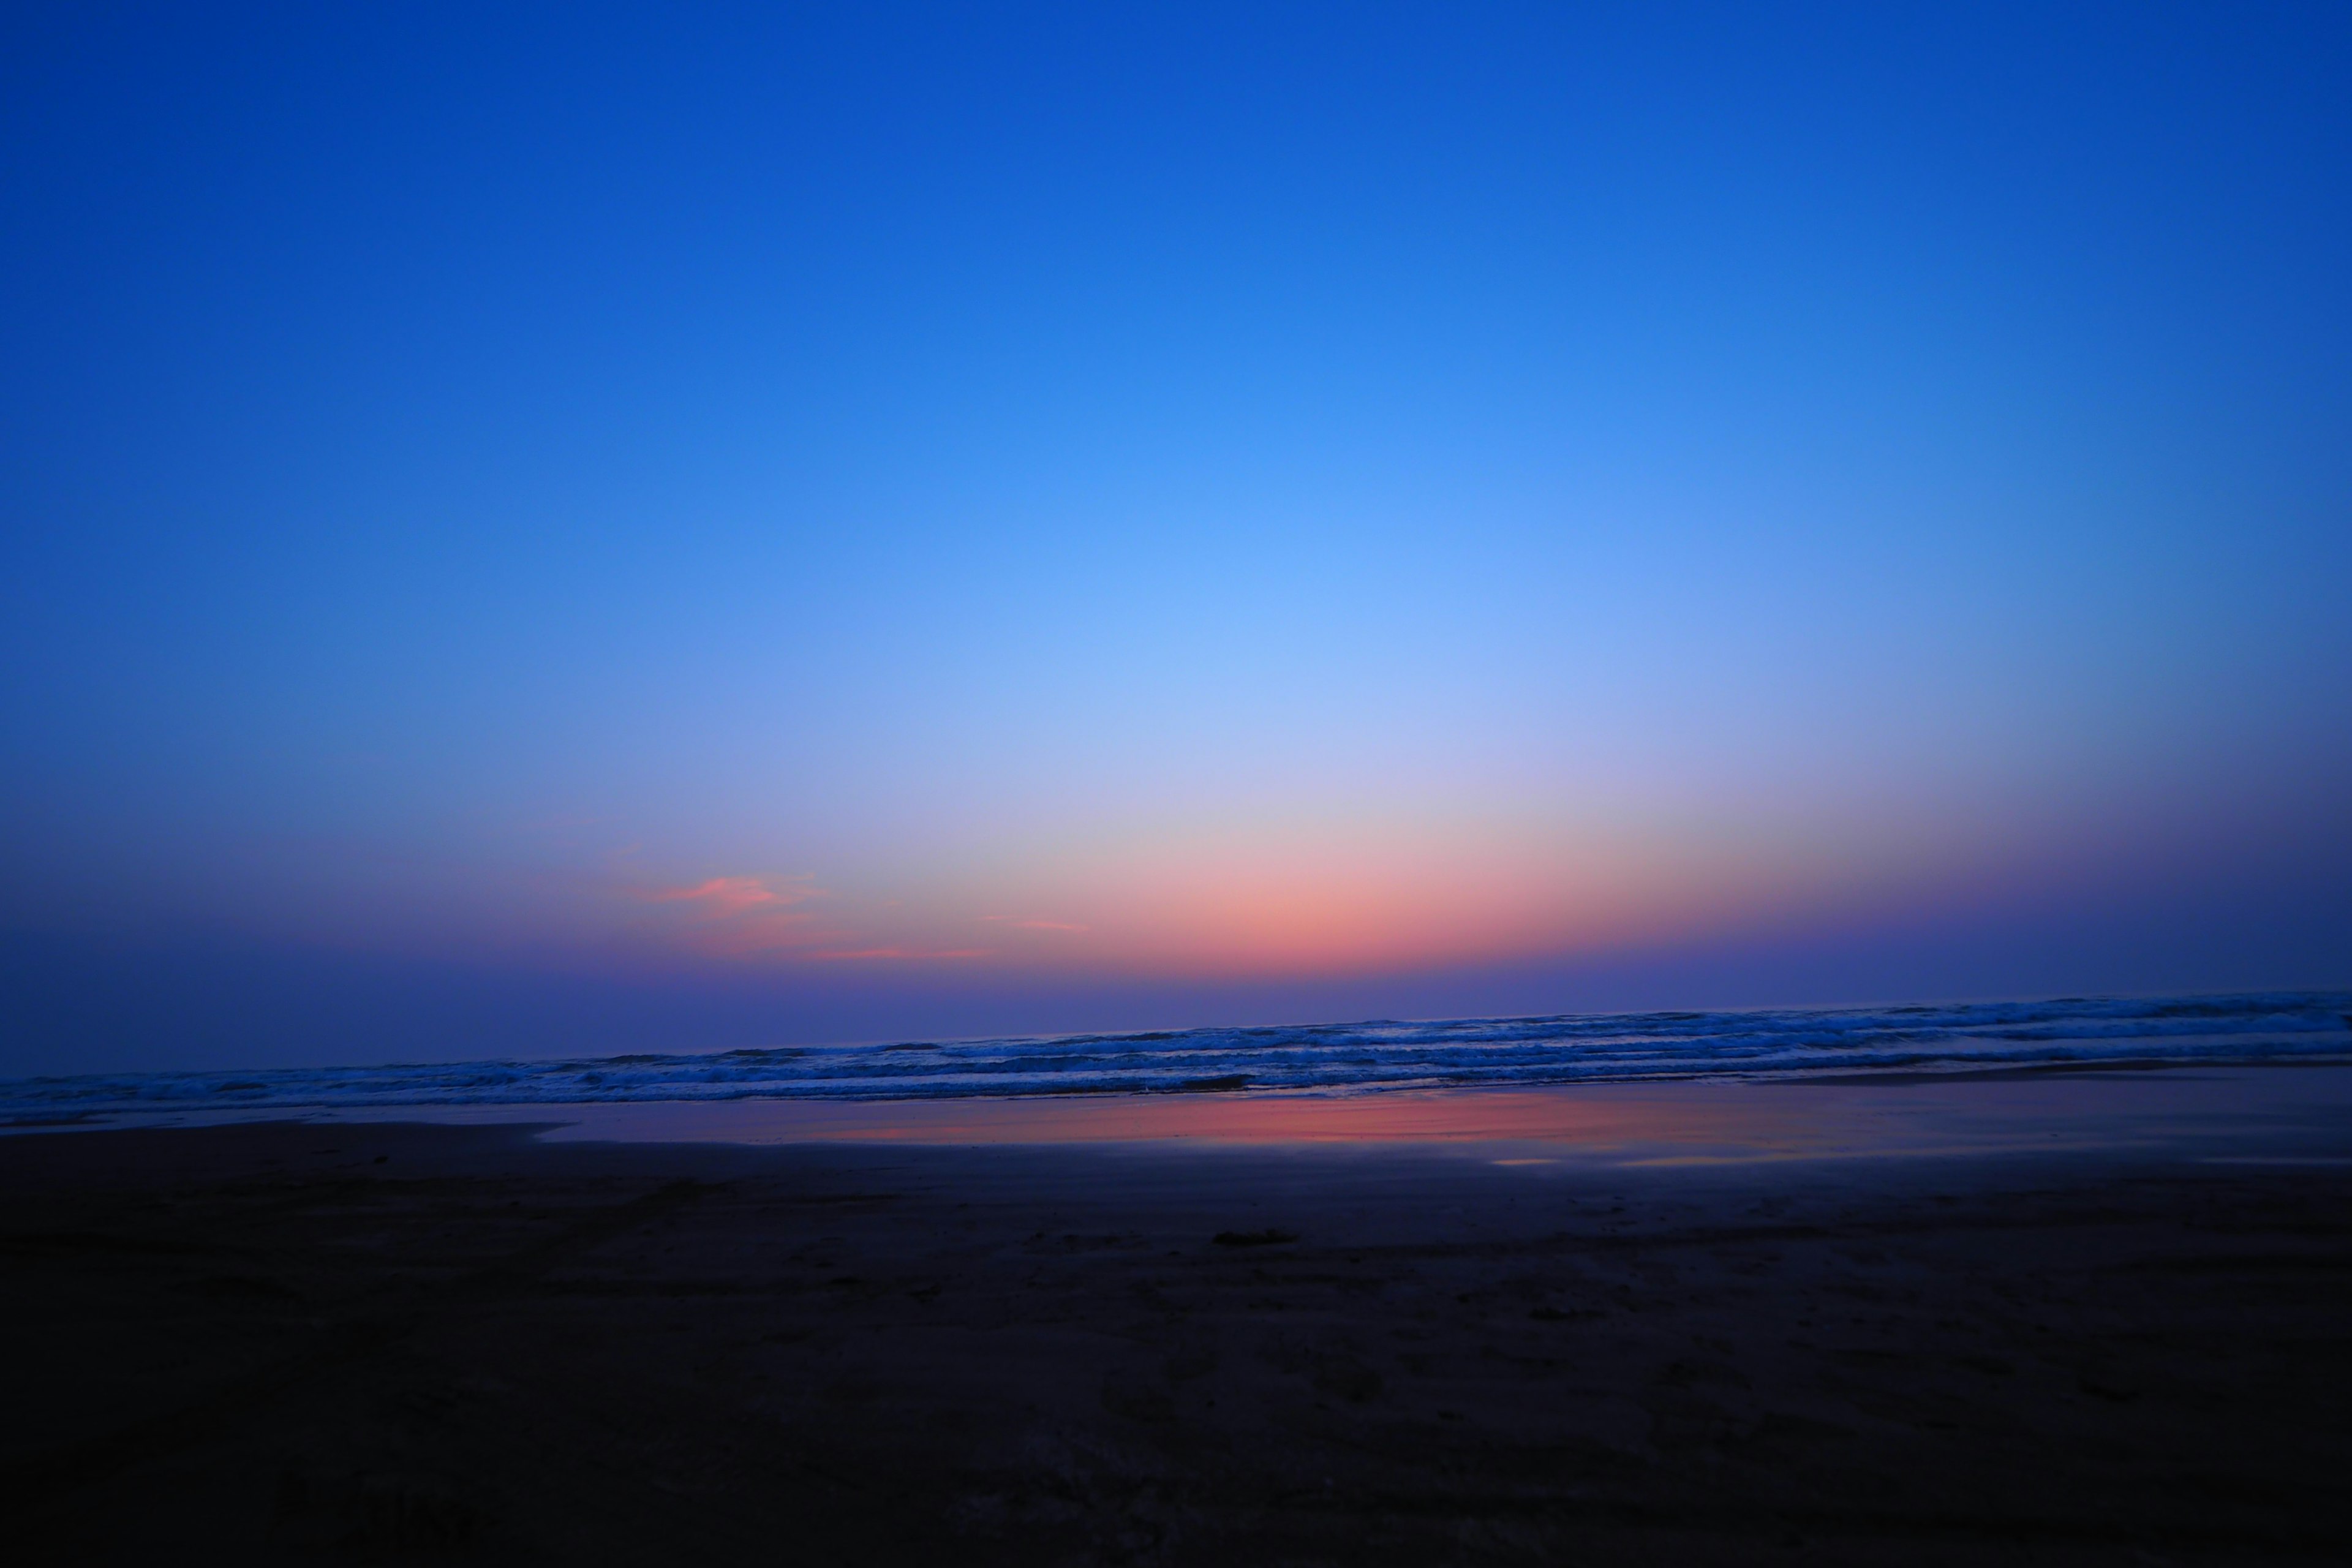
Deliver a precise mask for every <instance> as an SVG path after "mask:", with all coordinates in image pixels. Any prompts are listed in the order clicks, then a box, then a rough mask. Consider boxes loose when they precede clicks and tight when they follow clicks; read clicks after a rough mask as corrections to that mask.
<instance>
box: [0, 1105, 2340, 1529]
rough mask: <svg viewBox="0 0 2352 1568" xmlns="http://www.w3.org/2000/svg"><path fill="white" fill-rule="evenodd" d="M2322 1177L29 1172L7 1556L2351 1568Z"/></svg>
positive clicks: (1221, 1164) (1028, 1166)
mask: <svg viewBox="0 0 2352 1568" xmlns="http://www.w3.org/2000/svg"><path fill="white" fill-rule="evenodd" d="M2323 1142H2325V1141H2324V1140H2323ZM2271 1157H2272V1156H2269V1155H2263V1154H2260V1153H2256V1154H2255V1155H2253V1156H2251V1158H2252V1159H2254V1160H2256V1161H2259V1160H2263V1159H2268V1158H2271ZM2277 1157H2278V1158H2280V1159H2283V1160H2284V1159H2290V1158H2291V1159H2292V1160H2293V1161H2294V1163H2240V1162H2241V1161H2242V1160H2244V1159H2246V1158H2248V1156H2245V1155H2244V1154H2243V1153H2242V1152H2241V1154H2239V1155H2237V1156H2233V1157H2232V1158H2231V1162H2230V1163H2213V1162H2212V1160H2211V1157H2210V1150H2209V1151H2207V1152H2205V1153H2204V1154H2203V1155H2200V1154H2199V1153H2197V1152H2194V1151H2191V1152H2182V1151H2180V1150H2178V1149H2173V1150H2163V1149H2158V1150H2154V1151H2148V1150H2142V1151H2139V1152H2115V1151H2108V1152H2076V1153H2072V1154H2037V1155H2027V1154H2017V1153H2007V1154H2001V1155H1997V1156H1977V1157H1973V1158H1967V1159H1953V1158H1940V1159H1939V1158H1913V1159H1864V1160H1836V1161H1797V1162H1790V1163H1764V1164H1747V1165H1730V1166H1707V1167H1698V1168H1690V1167H1668V1168H1663V1169H1659V1168H1650V1169H1625V1168H1612V1167H1607V1166H1601V1165H1580V1164H1576V1163H1572V1162H1571V1163H1559V1164H1555V1165H1549V1166H1527V1165H1507V1166H1498V1165H1496V1164H1493V1163H1486V1162H1484V1161H1481V1160H1477V1159H1472V1158H1466V1157H1464V1156H1463V1154H1462V1153H1461V1152H1460V1151H1459V1150H1433V1149H1429V1148H1412V1147H1395V1146H1371V1147H1363V1148H1355V1149H1345V1148H1328V1147H1327V1148H1323V1149H1320V1150H1314V1151H1306V1152H1301V1151H1295V1150H1292V1151H1286V1150H1278V1149H1248V1148H1230V1147H1229V1148H1223V1149H1219V1150H1215V1151H1202V1150H1197V1149H1180V1150H1171V1149H1169V1148H1167V1147H1165V1146H1162V1147H1159V1148H1156V1149H1155V1148H1150V1147H1125V1148H1122V1147H1116V1146H1095V1147H1061V1148H1055V1149H1042V1150H1041V1149H1028V1148H1020V1147H998V1148H992V1149H976V1150H975V1149H965V1150H957V1149H944V1148H929V1147H881V1146H875V1145H872V1144H863V1145H859V1144H848V1145H832V1146H823V1145H806V1144H803V1145H793V1146H785V1147H773V1148H751V1147H739V1146H730V1145H725V1144H705V1145H677V1144H635V1145H628V1144H612V1143H593V1142H572V1143H546V1142H534V1141H533V1140H532V1139H531V1138H530V1137H529V1135H528V1134H527V1133H525V1132H522V1131H517V1130H515V1129H512V1128H496V1127H481V1126H474V1127H464V1126H446V1125H445V1126H429V1125H394V1124H375V1125H369V1124H361V1123H344V1124H336V1125H299V1124H286V1123H278V1124H270V1125H259V1126H244V1127H215V1128H205V1129H191V1130H180V1131H106V1132H76V1133H60V1134H43V1135H34V1136H20V1137H15V1138H9V1139H0V1194H5V1198H6V1205H5V1216H0V1222H4V1223H0V1249H5V1250H4V1251H0V1256H5V1260H6V1261H5V1335H6V1338H5V1343H6V1345H7V1347H8V1353H7V1356H6V1361H5V1366H6V1372H5V1390H0V1398H5V1410H6V1412H7V1421H6V1425H5V1453H0V1460H5V1483H4V1484H5V1493H4V1494H0V1506H5V1510H6V1519H7V1525H6V1530H7V1532H8V1533H7V1539H9V1540H10V1541H11V1542H12V1543H14V1544H12V1546H11V1548H10V1551H9V1556H10V1557H11V1559H12V1560H14V1561H17V1562H36V1561H37V1562H121V1563H134V1562H135V1563H152V1562H161V1561H172V1560H176V1559H184V1558H186V1557H189V1556H194V1557H197V1558H198V1559H200V1560H204V1559H215V1558H219V1559H227V1558H235V1559H237V1560H242V1561H298V1562H320V1561H327V1562H335V1561H352V1562H392V1561H420V1562H425V1561H478V1562H500V1563H506V1562H534V1561H551V1562H572V1563H581V1562H585V1563H604V1562H616V1563H672V1562H676V1563H698V1562H722V1563H737V1562H742V1563H803V1562H805V1563H898V1562H932V1561H947V1562H982V1563H989V1562H1003V1563H1129V1562H1133V1563H1215V1564H1226V1563H1549V1562H1557V1563H1604V1564H1605V1563H1753V1562H1792V1563H1793V1562H1804V1563H1864V1562H1867V1563H1979V1562H1986V1561H2000V1562H2016V1563H2167V1562H2172V1563H2220V1562H2231V1563H2234V1562H2252V1561H2265V1562H2267V1561H2308V1562H2313V1563H2321V1562H2327V1563H2341V1562H2345V1561H2347V1560H2352V1165H2347V1164H2344V1163H2330V1161H2329V1159H2328V1157H2326V1155H2325V1154H2324V1153H2320V1154H2315V1152H2314V1148H2313V1146H2312V1145H2311V1144H2310V1141H2309V1139H2308V1138H2306V1139H2305V1141H2304V1142H2303V1143H2302V1144H2299V1145H2298V1146H2297V1152H2295V1153H2294V1154H2292V1155H2280V1156H2277ZM26 1542H29V1543H30V1550H29V1551H26V1550H25V1546H24V1544H23V1543H26ZM20 1553H21V1554H20Z"/></svg>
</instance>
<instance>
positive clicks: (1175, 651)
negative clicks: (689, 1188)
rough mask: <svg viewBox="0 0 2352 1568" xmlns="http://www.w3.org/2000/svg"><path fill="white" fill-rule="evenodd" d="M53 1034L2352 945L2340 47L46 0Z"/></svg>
mask: <svg viewBox="0 0 2352 1568" xmlns="http://www.w3.org/2000/svg"><path fill="white" fill-rule="evenodd" d="M11 17H12V19H11V20H10V21H9V22H8V23H7V24H6V26H7V29H8V33H7V36H6V42H5V47H0V146H5V154H6V155H5V173H0V181H5V184H0V199H5V206H6V212H7V222H6V223H5V239H0V529H5V543H0V567H5V583H4V584H0V658H5V668H4V669H0V774H5V776H4V777H0V811H5V818H0V873H5V886H4V887H0V1005H5V1006H6V1007H7V1008H8V1010H9V1013H10V1015H11V1016H13V1018H14V1020H15V1022H14V1023H13V1024H12V1025H11V1026H9V1027H8V1029H7V1031H6V1034H7V1038H6V1042H5V1047H0V1049H5V1056H0V1065H14V1066H16V1067H17V1068H21V1069H22V1070H27V1071H31V1070H56V1069H59V1068H68V1067H70V1066H73V1065H78V1064H86V1065H92V1066H110V1065H120V1064H131V1063H137V1064H142V1065H150V1064H162V1063H170V1062H174V1061H197V1060H203V1061H228V1060H240V1061H241V1060H248V1059H250V1060H255V1061H260V1060H265V1059H267V1060H311V1059H318V1060H323V1059H330V1058H334V1059H352V1058H354V1057H358V1058H368V1057H376V1056H383V1055H395V1056H420V1055H477V1054H499V1053H501V1052H507V1051H536V1050H559V1049H570V1048H572V1047H574V1046H575V1045H578V1044H580V1043H582V1042H583V1041H587V1042H590V1043H596V1044H604V1043H609V1044H612V1045H613V1046H614V1048H626V1047H641V1046H646V1045H657V1046H663V1047H676V1048H690V1047H695V1046H698V1045H703V1044H709V1045H737V1044H744V1043H751V1042H756V1041H761V1040H785V1039H808V1038H843V1037H854V1038H866V1037H878V1036H885V1035H890V1034H896V1033H934V1034H967V1033H978V1032H992V1031H1001V1030H1013V1029H1029V1028H1036V1029H1049V1028H1064V1027H1087V1026H1125V1025H1153V1024H1163V1023H1207V1022H1224V1021H1256V1020H1259V1019H1272V1018H1276V1017H1306V1016H1365V1015H1368V1014H1374V1013H1388V1014H1403V1015H1409V1016H1427V1015H1431V1014H1440V1013H1482V1012H1492V1011H1535V1010H1549V1009H1552V1008H1556V1007H1557V1008H1565V1007H1574V1006H1609V1005H1649V1004H1656V1005H1680V1004H1685V1003H1686V1004H1691V1005H1733V1004H1738V1003H1743V1002H1755V1003H1767V1002H1787V1001H1823V1002H1832V1001H1838V1000H1847V999H1853V1000H1865V999H1884V998H1887V997H1890V996H1907V995H1916V994H1937V995H1956V994H1973V995H1986V994H2014V993H2018V992H2021V991H2075V990H2100V989H2129V990H2164V989H2174V988H2229V987H2237V986H2263V985H2278V984H2347V983H2352V895H2347V893H2345V892H2344V891H2343V890H2342V889H2345V888H2346V887H2347V886H2348V885H2352V883H2347V878H2346V873H2347V871H2352V821H2347V818H2352V813H2347V811H2346V809H2345V808H2344V806H2343V805H2342V802H2343V801H2344V800H2346V799H2347V798H2352V739H2347V737H2352V629H2347V627H2348V626H2352V619H2348V618H2347V616H2346V615H2345V613H2344V584H2346V583H2347V581H2352V527H2347V500H2352V444H2347V441H2346V439H2345V432H2346V431H2347V428H2352V420H2347V416H2348V415H2352V353H2347V350H2352V321H2347V310H2352V304H2347V290H2346V289H2344V287H2343V279H2345V278H2346V277H2347V276H2352V101H2347V98H2346V95H2345V94H2344V93H2343V91H2342V83H2343V82H2344V81H2345V80H2346V79H2347V67H2352V58H2347V55H2352V47H2347V46H2352V24H2347V21H2346V19H2345V18H2344V16H2343V15H2342V13H2341V12H2340V11H2339V10H2337V9H2335V8H2330V7H2317V6H2315V7H2243V8H2229V9H2226V10H2225V9H2223V8H2219V7H2200V8H2180V9H2172V10H2166V9H2162V8H2149V7H2128V8H2126V7H2051V6H2037V7H2030V8H2029V7H2017V8H2013V9H2008V10H2002V9H1999V8H1992V7H1984V6H1969V7H1950V8H1946V9H1942V10H1934V9H1930V8H1927V7H1910V8H1903V9H1902V10H1901V11H1900V12H1899V13H1898V12H1896V11H1894V10H1891V9H1888V8H1874V7H1859V6H1857V7H1748V6H1727V7H1681V8H1677V7H1669V6H1646V5H1645V6H1628V7H1592V8H1568V7H1529V8H1506V7H1443V8H1441V7H1434V6H1432V7H1417V8H1416V7H1383V8H1366V7H1347V8H1340V7H1331V8H1323V9H1309V8H1268V7H1251V8H1238V7H1237V8H1230V9H1225V10H1215V9H1211V8H1205V7H1200V6H1187V7H1164V8H1147V7H1118V8H1104V7H1070V8H1066V9H1060V10H1055V9H1044V8H1038V9H1013V10H1005V9H989V8H976V7H975V8H970V9H957V8H949V7H918V8H909V9H887V8H883V7H857V8H846V7H845V8H842V9H841V10H840V11H838V12H837V13H835V14H833V15H832V16H823V15H816V14H804V15H799V16H790V17H780V16H777V15H776V14H774V13H773V12H772V11H771V10H768V9H765V8H759V9H745V10H742V11H740V12H736V13H731V14H730V13H728V12H725V11H723V10H720V9H718V8H709V9H703V10H700V11H698V13H697V14H696V15H695V16H690V17H681V16H675V15H668V14H665V13H664V12H662V11H660V10H657V9H656V8H650V7H648V8H622V7H608V8H594V7H586V8H583V7H576V6H574V7H561V8H557V7H548V8H539V9H530V8H505V7H498V8H480V7H464V8H460V7H443V8H436V7H431V6H415V7H406V8H399V9H392V8H386V9H383V10H381V11H373V12H363V11H362V10H360V9H359V8H342V9H340V10H337V11H335V12H333V13H317V12H311V11H305V10H299V9H296V8H291V7H288V8H252V9H239V8H235V7H206V8H203V9H202V10H198V11H187V10H179V9H171V10H162V9H158V10H142V9H134V8H110V7H102V6H73V7H51V8H44V7H23V8H19V9H18V10H16V11H15V12H12V14H11Z"/></svg>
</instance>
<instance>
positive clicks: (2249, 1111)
mask: <svg viewBox="0 0 2352 1568" xmlns="http://www.w3.org/2000/svg"><path fill="white" fill-rule="evenodd" d="M502 1109H503V1111H504V1114H503V1116H501V1117H500V1118H499V1119H500V1120H508V1121H524V1120H528V1121H541V1120H546V1121H558V1120H560V1121H564V1122H566V1123H567V1125H565V1126H563V1127H562V1128H561V1129H559V1130H556V1131H553V1132H551V1134H549V1136H551V1137H553V1138H557V1139H562V1140H575V1139H619V1140H625V1141H629V1142H706V1141H713V1142H742V1143H796V1142H856V1143H886V1144H907V1145H918V1144H930V1145H966V1146H970V1145H1009V1144H1032V1145H1036V1144H1075V1143H1122V1142H1124V1143H1155V1144H1176V1145H1184V1144H1190V1145H1196V1146H1201V1147H1217V1146H1279V1145H1291V1146H1324V1147H1332V1146H1350V1145H1360V1146H1366V1147H1371V1146H1381V1145H1420V1146H1423V1147H1439V1148H1444V1147H1452V1148H1455V1149H1458V1150H1460V1151H1461V1152H1465V1153H1475V1154H1478V1155H1480V1156H1481V1157H1485V1158H1490V1159H1495V1160H1496V1161H1498V1162H1502V1163H1524V1164H1544V1163H1555V1162H1559V1161H1564V1160H1572V1161H1595V1160H1598V1161H1601V1162H1604V1163H1613V1164H1641V1165H1696V1164H1709V1163H1752V1162H1759V1161H1772V1160H1816V1159H1842V1158H1858V1157H1885V1156H1923V1155H1951V1154H1989V1153H2004V1152H2031V1151H2043V1152H2056V1151H2060V1150H2067V1149H2084V1148H2134V1147H2143V1148H2151V1149H2153V1148H2158V1147H2180V1148H2184V1149H2192V1150H2194V1151H2198V1152H2210V1153H2221V1152H2227V1150H2228V1149H2230V1148H2235V1147H2242V1146H2243V1147H2252V1146H2253V1145H2255V1144H2261V1145H2263V1146H2270V1145H2272V1144H2273V1143H2275V1142H2277V1141H2278V1140H2280V1139H2290V1140H2294V1141H2298V1142H2310V1141H2312V1140H2319V1141H2321V1142H2347V1140H2352V1068H2242V1069H2233V1070H2179V1071H2162V1072H2134V1073H2097V1074H2085V1075H2081V1076H2073V1077H2060V1076H2047V1077H2029V1078H1994V1077H1990V1076H1983V1077H1978V1078H1974V1079H1969V1078H1945V1079H1929V1080H1924V1081H1922V1080H1914V1081H1907V1082H1906V1081H1883V1082H1879V1083H1870V1084H1857V1083H1852V1082H1846V1083H1824V1082H1818V1081H1816V1082H1810V1083H1795V1082H1785V1081H1784V1082H1778V1083H1648V1084H1599V1085H1589V1086H1580V1087H1576V1088H1561V1089H1527V1090H1455V1091H1443V1090H1441V1091H1434V1092H1426V1093H1395V1094H1372V1095H1361V1096H1355V1097H1346V1098H1339V1097H1315V1096H1305V1095H1300V1096H1280V1095H1263V1096H1252V1095H1244V1094H1191V1095H1083V1096H1079V1095H1073V1096H1069V1097H1066V1098H1041V1099H1034V1100H912V1101H910V1100H879V1101H877V1100H867V1101H849V1102H823V1101H808V1100H727V1101H718V1102H708V1101H706V1102H700V1103H678V1102H667V1103H658V1104H623V1105H582V1106H541V1107H532V1108H528V1109H526V1108H523V1107H505V1108H502ZM475 1110H476V1111H477V1113H479V1112H482V1111H486V1110H488V1108H475ZM466 1119H467V1120H474V1119H476V1117H472V1116H469V1117H467V1118H466Z"/></svg>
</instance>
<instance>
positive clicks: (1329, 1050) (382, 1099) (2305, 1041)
mask: <svg viewBox="0 0 2352 1568" xmlns="http://www.w3.org/2000/svg"><path fill="white" fill-rule="evenodd" d="M2328 1059H2352V993H2339V992H2276V993H2264V994H2250V995H2233V996H2186V997H2170V998H2139V999H2116V998H2068V999H2063V1000H2058V1001H2046V1002H1992V1003H1964V1004H1948V1005H1913V1006H1900V1007H1867V1008H1832V1009H1783V1010H1778V1011H1752V1012H1713V1013H1606V1014H1599V1013H1596V1014H1561V1015H1556V1016H1549V1017H1534V1018H1455V1019H1445V1020H1439V1021H1435V1022H1421V1023H1401V1022H1391V1021H1374V1022H1369V1023H1356V1024H1317V1025H1307V1026H1258V1027H1248V1028H1206V1029H1175V1030H1154V1031H1150V1032H1146V1033H1140V1034H1116V1035H1066V1036H1058V1037H1024V1038H1006V1039H982V1040H940V1041H902V1042H898V1043H895V1044H888V1045H863V1046H791V1047H774V1048H771V1049H757V1050H730V1051H716V1052H703V1053H683V1052H682V1053H677V1054H668V1055H636V1056H618V1057H601V1058H570V1059H555V1060H541V1061H481V1062H457V1063H404V1064H392V1065H387V1066H383V1067H365V1068H275V1069H269V1070H266V1071H259V1072H225V1071H224V1072H164V1073H96V1074H88V1075H83V1076H78V1077H52V1078H34V1079H18V1080H16V1081H14V1082H0V1120H5V1121H15V1122H17V1123H19V1124H22V1123H24V1122H27V1121H72V1120H79V1119H81V1118H84V1117H88V1116H94V1115H106V1114H115V1113H123V1112H141V1111H147V1112H154V1111H191V1112H202V1111H220V1110H276V1109H283V1110H313V1109H316V1110H331V1109H357V1108H362V1107H373V1106H400V1105H534V1104H582V1103H595V1102H610V1101H660V1100H936V1099H959V1098H974V1097H1013V1096H1024V1095H1043V1094H1154V1093H1170V1092H1220V1091H1223V1092H1233V1091H1239V1092H1249V1093H1292V1094H1321V1095H1348V1094H1366V1093H1376V1092H1381V1091H1385V1090H1396V1089H1459V1088H1507V1087H1515V1088H1525V1087H1530V1086H1537V1085H1544V1084H1573V1083H1597V1082H1609V1081H1623V1080H1633V1079H1678V1078H1706V1077H1740V1078H1766V1077H1784V1076H1791V1075H1821V1074H1824V1073H1832V1072H1834V1073H1842V1074H1843V1073H1864V1074H1868V1073H1894V1072H1906V1071H1909V1072H1917V1071H1936V1072H1953V1071H1969V1070H1988V1069H1996V1068H2035V1067H2045V1068H2046V1067H2066V1066H2077V1067H2096V1066H2123V1065H2130V1064H2137V1063H2146V1064H2151V1065H2155V1064H2181V1063H2198V1062H2202V1063H2213V1064H2218V1063H2247V1062H2261V1061H2278V1060H2295V1061H2315V1060H2328Z"/></svg>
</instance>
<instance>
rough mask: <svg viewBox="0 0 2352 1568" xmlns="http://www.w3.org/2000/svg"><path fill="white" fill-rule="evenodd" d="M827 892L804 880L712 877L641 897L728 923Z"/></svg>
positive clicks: (650, 901) (662, 889)
mask: <svg viewBox="0 0 2352 1568" xmlns="http://www.w3.org/2000/svg"><path fill="white" fill-rule="evenodd" d="M823 891H824V889H822V888H819V887H817V886H816V885H815V884H814V882H812V881H810V880H808V879H805V878H793V879H790V880H788V881H786V882H785V883H784V884H783V885H782V886H781V887H771V886H769V883H768V879H766V878H764V877H713V878H711V879H709V881H707V882H698V883H696V884H695V885H694V886H693V887H691V888H656V889H651V890H650V891H647V892H645V893H641V894H639V895H638V896H639V897H640V898H643V899H644V900H646V902H647V903H651V904H685V905H688V906H689V907H690V908H693V909H696V910H701V911H702V912H704V913H706V914H708V915H709V916H710V918H712V919H714V920H725V919H728V918H730V916H734V915H740V914H742V913H745V912H746V911H748V910H758V909H782V908H784V907H786V906H788V905H792V904H798V903H805V902H807V901H808V900H811V899H814V898H815V897H817V896H818V895H819V894H820V893H822V892H823Z"/></svg>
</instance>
